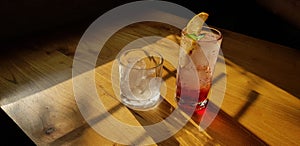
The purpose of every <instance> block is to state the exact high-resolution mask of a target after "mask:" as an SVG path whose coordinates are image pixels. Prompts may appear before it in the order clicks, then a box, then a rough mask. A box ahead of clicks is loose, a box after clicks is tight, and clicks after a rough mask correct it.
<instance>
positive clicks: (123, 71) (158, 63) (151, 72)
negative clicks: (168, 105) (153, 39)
mask: <svg viewBox="0 0 300 146" xmlns="http://www.w3.org/2000/svg"><path fill="white" fill-rule="evenodd" d="M163 62H164V59H163V57H162V56H161V55H160V54H159V53H158V52H155V51H152V50H144V49H130V50H126V51H124V52H122V53H121V55H120V56H119V57H118V63H119V75H120V94H121V96H120V97H121V102H122V103H123V104H124V105H126V106H127V107H129V108H131V109H134V110H149V109H151V108H154V107H155V106H156V105H157V104H158V103H159V101H160V100H161V97H160V87H161V84H162V78H161V77H162V67H163Z"/></svg>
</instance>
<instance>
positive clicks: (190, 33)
mask: <svg viewBox="0 0 300 146" xmlns="http://www.w3.org/2000/svg"><path fill="white" fill-rule="evenodd" d="M207 18H208V14H207V13H206V12H201V13H199V14H197V15H195V16H194V17H193V18H192V19H191V20H190V21H189V22H188V24H187V27H186V34H185V36H186V37H188V38H190V39H182V40H181V41H182V42H181V43H182V47H183V48H184V50H185V52H186V53H187V54H191V53H192V51H193V50H194V49H196V47H197V41H198V40H199V39H201V38H203V37H204V35H203V34H200V32H201V30H202V26H203V24H204V22H205V21H206V19H207Z"/></svg>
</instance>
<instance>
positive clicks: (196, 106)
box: [176, 97, 208, 112]
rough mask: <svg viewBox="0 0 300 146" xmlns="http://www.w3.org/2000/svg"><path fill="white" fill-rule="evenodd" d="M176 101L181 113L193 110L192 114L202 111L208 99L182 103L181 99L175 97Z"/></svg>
mask: <svg viewBox="0 0 300 146" xmlns="http://www.w3.org/2000/svg"><path fill="white" fill-rule="evenodd" d="M176 101H177V104H178V107H179V108H181V109H182V110H183V111H191V110H194V112H197V111H200V110H203V109H205V108H206V107H207V104H208V99H205V100H203V101H201V102H196V103H195V102H191V101H188V102H187V101H184V100H183V99H181V98H179V97H176Z"/></svg>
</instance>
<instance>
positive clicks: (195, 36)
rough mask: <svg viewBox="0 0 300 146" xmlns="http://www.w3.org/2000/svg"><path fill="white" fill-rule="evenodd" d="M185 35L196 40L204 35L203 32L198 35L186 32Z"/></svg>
mask: <svg viewBox="0 0 300 146" xmlns="http://www.w3.org/2000/svg"><path fill="white" fill-rule="evenodd" d="M186 36H187V37H189V38H191V39H193V40H195V41H198V40H200V39H202V38H203V37H204V36H205V34H200V35H198V36H197V35H196V34H186Z"/></svg>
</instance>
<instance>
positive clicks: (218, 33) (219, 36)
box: [181, 25, 223, 42]
mask: <svg viewBox="0 0 300 146" xmlns="http://www.w3.org/2000/svg"><path fill="white" fill-rule="evenodd" d="M186 29H187V28H186V27H185V28H183V30H182V31H181V37H182V36H184V35H185V34H187V33H186ZM205 29H209V30H210V31H211V32H213V33H214V32H216V33H214V34H217V38H216V39H214V40H204V41H203V40H201V39H200V40H197V42H213V41H219V40H221V39H222V38H223V34H222V32H221V31H220V30H218V29H217V28H215V27H211V26H208V25H203V26H202V29H201V31H202V30H205ZM189 39H191V38H189Z"/></svg>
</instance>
